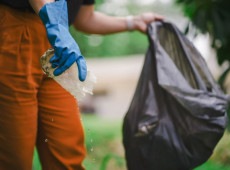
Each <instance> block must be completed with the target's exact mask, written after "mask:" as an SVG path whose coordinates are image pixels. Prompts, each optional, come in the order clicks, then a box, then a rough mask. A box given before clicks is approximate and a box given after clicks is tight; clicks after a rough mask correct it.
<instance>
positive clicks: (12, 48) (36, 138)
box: [0, 5, 85, 170]
mask: <svg viewBox="0 0 230 170" xmlns="http://www.w3.org/2000/svg"><path fill="white" fill-rule="evenodd" d="M49 47H50V45H49V43H48V41H47V38H46V32H45V29H44V26H43V25H42V23H41V21H40V19H39V17H38V16H37V15H36V14H33V13H30V12H25V11H24V12H22V11H18V10H15V9H11V8H9V7H6V6H4V5H0V170H31V169H32V158H33V153H34V147H35V145H36V146H37V149H38V152H39V157H40V161H41V163H42V167H43V170H82V169H84V168H83V167H82V161H83V159H84V157H85V147H84V133H83V128H82V124H81V120H80V114H79V109H78V106H77V103H76V100H75V99H74V98H73V97H72V96H71V95H70V94H69V93H68V92H66V91H65V90H64V89H63V88H62V87H61V86H59V85H58V84H57V83H56V82H55V81H54V80H53V79H50V78H48V77H46V76H45V75H44V74H43V72H42V71H41V65H40V62H39V58H40V56H41V55H42V54H43V53H44V52H45V51H46V50H47V49H48V48H49Z"/></svg>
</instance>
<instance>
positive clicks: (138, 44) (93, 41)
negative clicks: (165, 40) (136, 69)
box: [70, 27, 148, 57]
mask: <svg viewBox="0 0 230 170" xmlns="http://www.w3.org/2000/svg"><path fill="white" fill-rule="evenodd" d="M70 31H71V33H72V35H73V37H74V39H75V40H76V41H77V42H78V45H79V46H80V49H81V52H82V53H83V55H84V56H85V57H118V56H124V55H131V54H138V53H139V54H140V53H141V54H143V53H145V51H146V49H147V47H148V41H147V36H146V35H144V34H141V33H139V32H124V33H118V34H111V35H104V36H102V35H87V34H84V33H81V32H78V31H77V30H75V29H74V28H73V27H71V28H70Z"/></svg>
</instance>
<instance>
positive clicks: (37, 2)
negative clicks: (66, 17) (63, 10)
mask: <svg viewBox="0 0 230 170" xmlns="http://www.w3.org/2000/svg"><path fill="white" fill-rule="evenodd" d="M29 2H30V5H31V6H32V8H33V9H34V11H35V12H36V13H37V14H38V12H39V11H40V9H41V8H42V7H43V6H44V5H45V4H46V3H50V2H54V0H29Z"/></svg>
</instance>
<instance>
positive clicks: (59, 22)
mask: <svg viewBox="0 0 230 170" xmlns="http://www.w3.org/2000/svg"><path fill="white" fill-rule="evenodd" d="M39 16H40V18H41V20H42V22H43V24H44V25H45V27H46V32H47V36H48V40H49V42H50V44H51V45H52V46H53V48H54V50H55V54H54V56H53V57H52V58H51V59H50V62H51V64H52V67H53V68H56V69H55V70H54V75H55V76H58V75H60V74H62V73H63V72H64V71H65V70H67V69H68V68H69V67H70V66H71V65H72V64H73V63H74V62H77V66H78V75H79V80H80V81H84V80H85V79H86V75H87V66H86V62H85V59H84V57H83V56H82V54H81V52H80V49H79V47H78V45H77V43H76V41H75V40H74V39H73V37H72V36H71V34H70V32H69V25H68V10H67V2H66V0H59V1H56V2H52V3H48V4H45V5H44V6H43V7H42V8H41V9H40V11H39Z"/></svg>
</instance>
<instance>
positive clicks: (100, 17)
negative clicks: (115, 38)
mask: <svg viewBox="0 0 230 170" xmlns="http://www.w3.org/2000/svg"><path fill="white" fill-rule="evenodd" d="M74 27H75V28H76V29H77V30H79V31H82V32H85V33H90V34H111V33H117V32H123V31H127V23H126V18H125V17H113V16H108V15H105V14H103V13H100V12H95V11H94V9H93V6H83V7H81V9H80V11H79V13H78V15H77V17H76V19H75V22H74Z"/></svg>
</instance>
